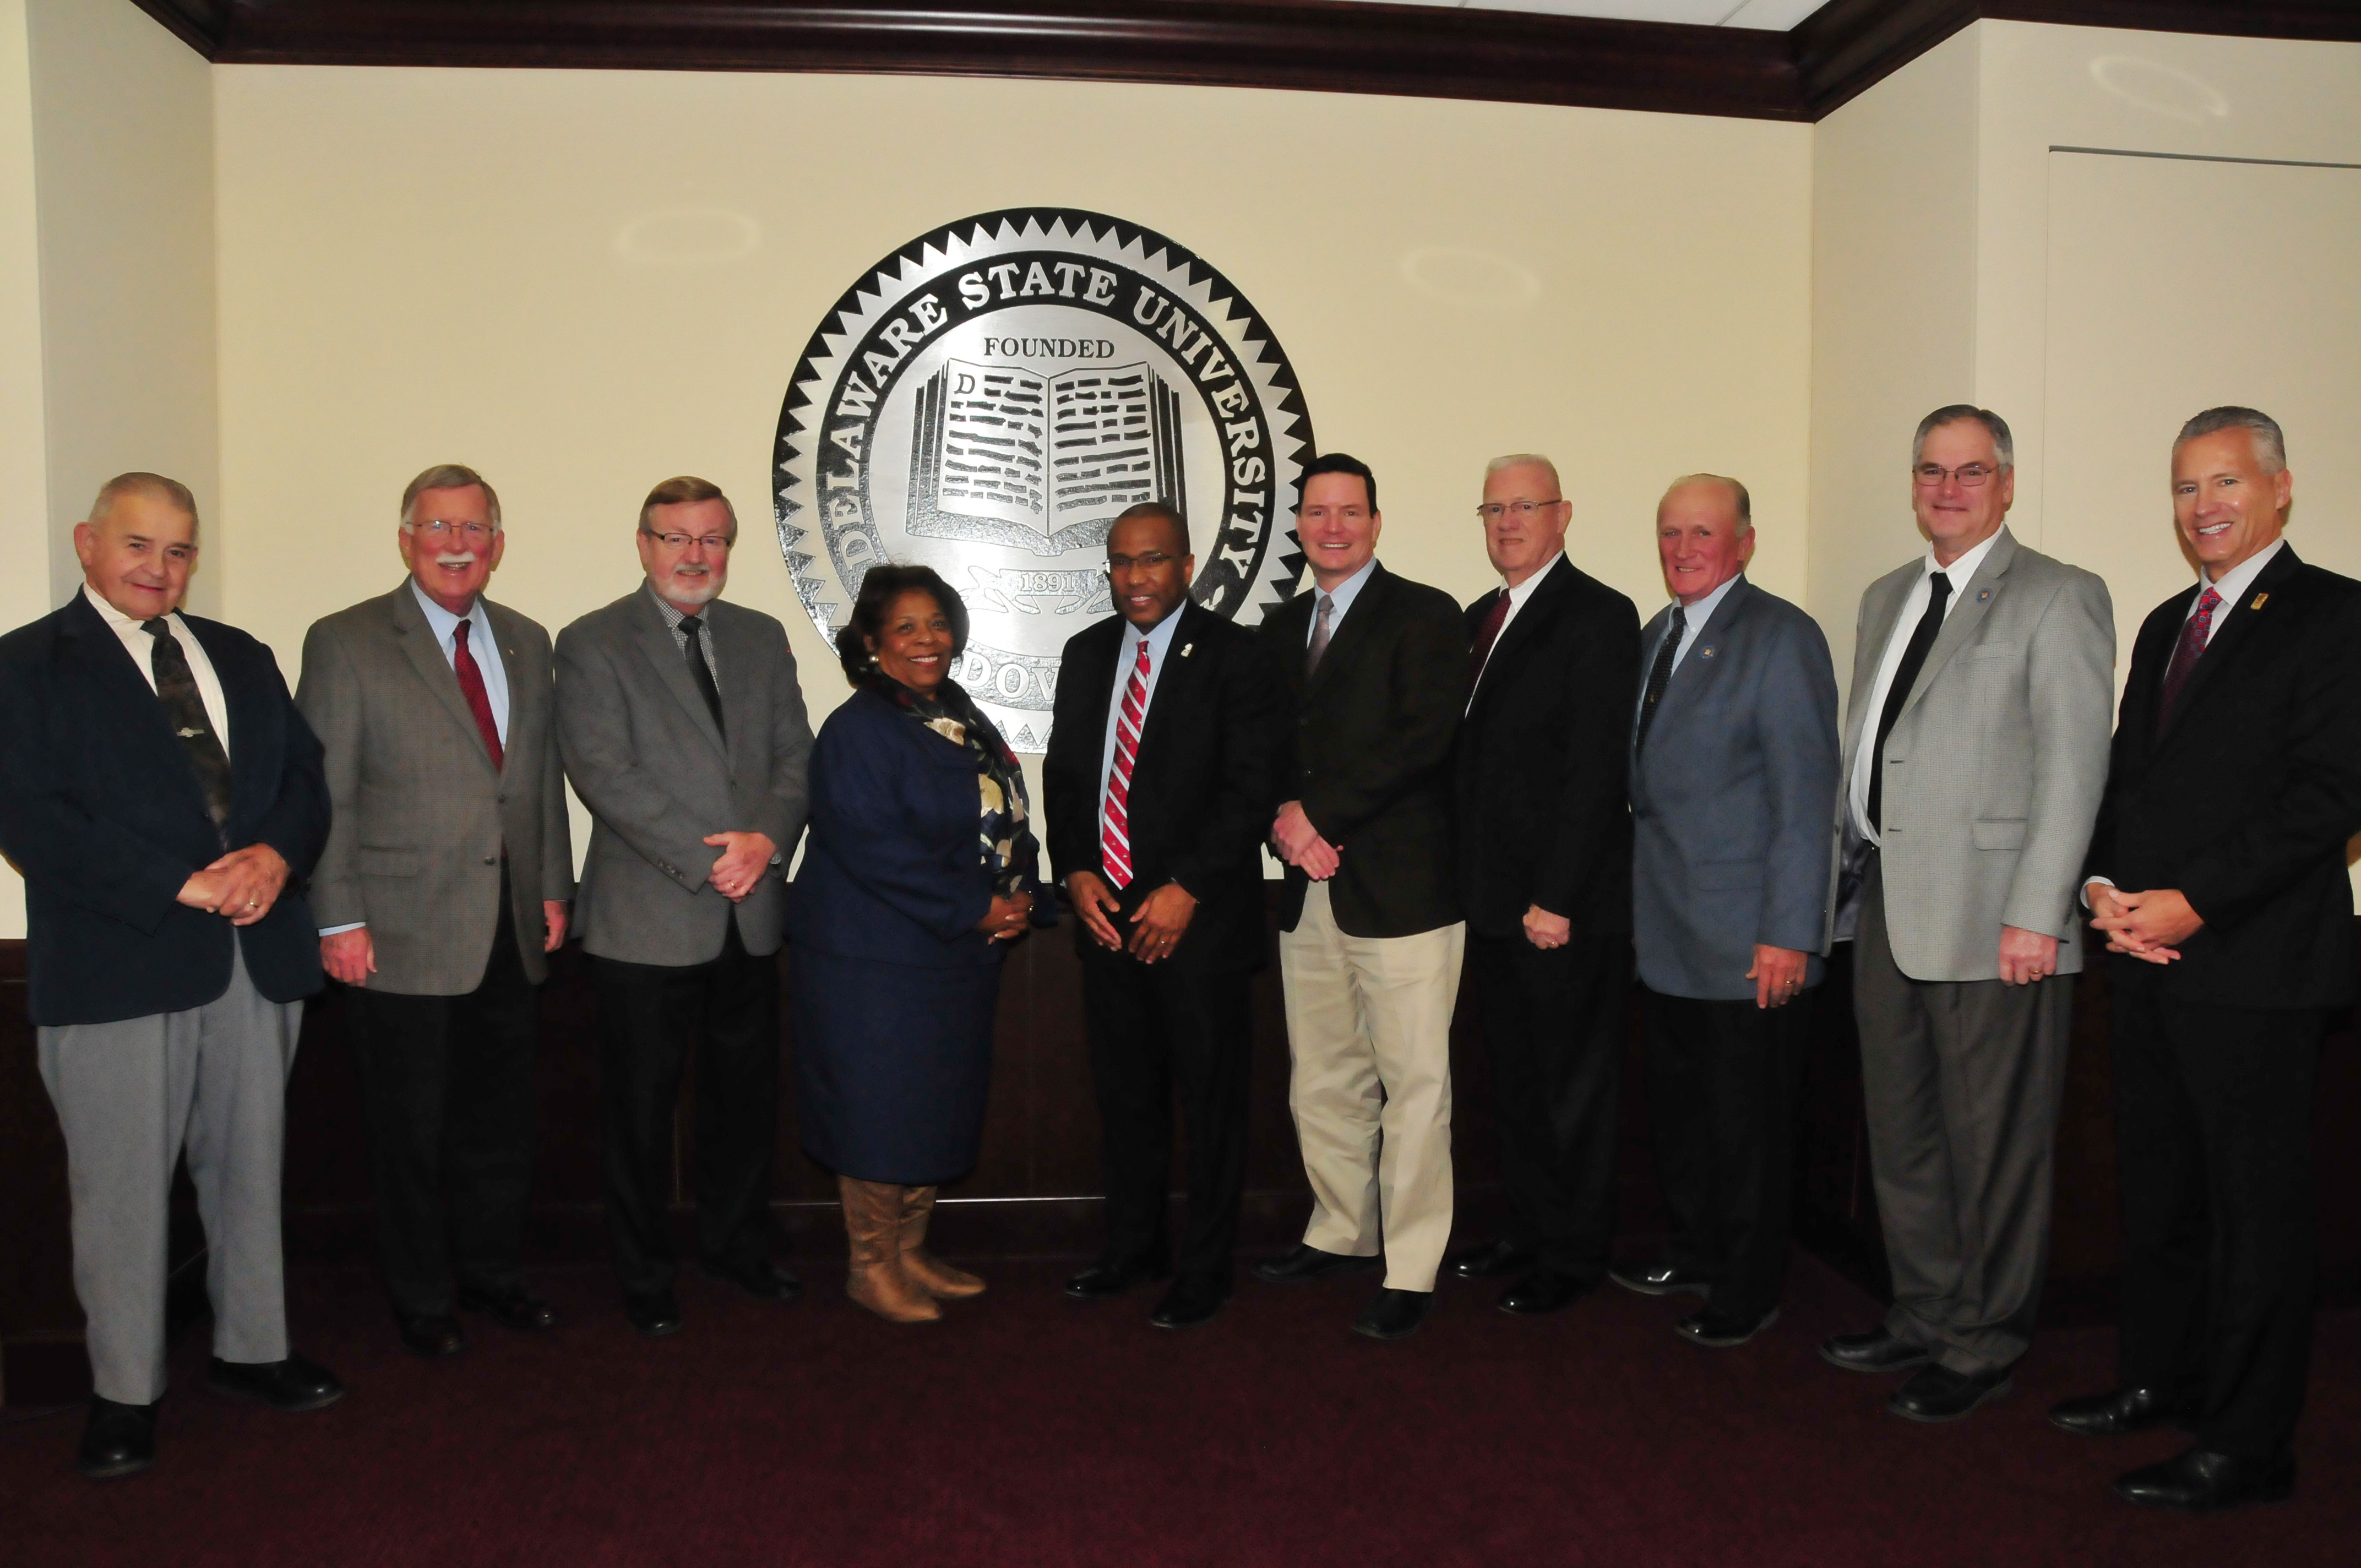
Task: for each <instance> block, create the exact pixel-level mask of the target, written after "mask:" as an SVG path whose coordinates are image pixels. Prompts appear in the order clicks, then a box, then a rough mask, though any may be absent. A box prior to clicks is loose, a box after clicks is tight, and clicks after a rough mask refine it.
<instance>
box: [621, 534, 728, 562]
mask: <svg viewBox="0 0 2361 1568" xmlns="http://www.w3.org/2000/svg"><path fill="white" fill-rule="evenodd" d="M640 532H642V533H644V534H646V535H647V536H648V537H649V538H650V539H653V540H654V541H655V542H656V543H659V544H662V545H663V546H664V548H665V549H667V550H686V549H687V548H688V547H689V546H690V545H692V544H702V545H704V546H705V548H706V549H707V550H708V551H709V552H711V553H712V554H716V555H718V554H720V553H721V552H722V551H724V550H727V549H729V548H730V536H729V535H728V534H726V533H658V532H655V530H653V529H652V528H643V529H642V530H640Z"/></svg>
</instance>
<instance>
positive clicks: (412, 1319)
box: [393, 1312, 467, 1361]
mask: <svg viewBox="0 0 2361 1568" xmlns="http://www.w3.org/2000/svg"><path fill="white" fill-rule="evenodd" d="M393 1321H394V1326H395V1327H396V1328H398V1329H400V1330H401V1343H403V1344H405V1345H407V1346H409V1347H410V1352H411V1354H413V1355H423V1356H424V1357H425V1358H426V1359H427V1360H429V1361H440V1360H442V1359H443V1358H444V1357H445V1356H446V1355H456V1354H459V1353H460V1352H461V1351H463V1350H465V1349H467V1335H466V1334H463V1333H461V1332H459V1321H458V1320H457V1319H456V1318H454V1317H452V1316H450V1315H449V1314H448V1313H445V1312H424V1313H411V1312H396V1313H395V1314H394V1315H393Z"/></svg>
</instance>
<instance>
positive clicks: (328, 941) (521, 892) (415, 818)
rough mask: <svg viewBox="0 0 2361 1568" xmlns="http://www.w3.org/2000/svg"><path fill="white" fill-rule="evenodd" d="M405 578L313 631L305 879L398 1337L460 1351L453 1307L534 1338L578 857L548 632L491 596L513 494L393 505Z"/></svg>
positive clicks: (548, 1321)
mask: <svg viewBox="0 0 2361 1568" xmlns="http://www.w3.org/2000/svg"><path fill="white" fill-rule="evenodd" d="M400 515H401V524H400V527H399V530H398V531H397V532H396V534H395V536H394V538H395V543H396V545H397V547H398V548H399V549H400V550H401V560H402V565H405V566H407V567H408V568H409V571H410V575H409V576H407V577H405V578H404V579H403V580H402V583H401V587H397V588H395V589H394V590H393V591H392V592H391V593H390V594H384V595H380V596H379V597H378V598H372V599H367V600H364V601H363V602H361V603H359V604H357V605H355V606H353V607H352V608H351V609H345V610H340V611H338V612H337V613H335V615H331V616H328V617H326V618H324V619H323V620H319V621H317V622H315V623H314V624H313V627H312V630H311V633H310V634H309V635H308V636H306V637H305V638H304V640H303V679H302V685H300V686H299V687H298V688H297V690H296V695H295V700H296V703H297V705H298V706H299V707H302V710H303V716H304V717H305V718H308V719H310V720H311V723H312V728H313V730H314V731H316V732H317V733H318V735H319V737H320V743H321V745H322V747H323V748H324V750H325V751H326V755H327V774H328V794H329V797H330V798H331V799H332V800H333V801H334V802H335V823H334V826H333V828H331V830H330V832H329V834H328V848H327V850H326V852H325V853H324V854H323V855H322V856H321V857H320V869H319V872H317V874H316V875H315V876H314V878H313V888H312V912H313V915H315V916H318V917H319V920H320V961H321V963H322V964H323V965H324V967H325V968H326V970H327V971H328V973H329V975H330V976H331V977H333V978H334V979H335V980H338V981H342V982H343V983H345V984H346V985H347V986H349V987H351V988H352V989H351V990H350V991H349V992H347V993H346V998H345V1004H346V1008H347V1009H348V1011H349V1013H350V1015H351V1018H352V1024H353V1059H354V1061H355V1063H356V1064H357V1067H358V1068H359V1071H360V1082H361V1098H362V1102H363V1108H364V1110H365V1112H366V1113H367V1117H368V1146H369V1181H370V1186H371V1187H372V1188H373V1189H374V1190H375V1195H376V1199H377V1221H378V1255H379V1261H380V1263H381V1264H382V1266H383V1267H384V1270H385V1282H386V1289H387V1293H388V1294H389V1295H390V1296H391V1298H392V1299H393V1314H394V1322H395V1326H396V1328H397V1329H398V1331H399V1332H400V1333H401V1341H402V1343H404V1344H405V1345H407V1346H409V1348H410V1349H411V1350H412V1352H414V1353H415V1354H419V1355H423V1356H428V1357H440V1356H446V1355H456V1354H458V1353H459V1352H460V1350H462V1349H463V1348H465V1346H466V1343H467V1342H466V1339H465V1338H464V1336H463V1335H462V1334H461V1332H460V1331H459V1324H458V1321H457V1320H456V1318H455V1317H454V1316H453V1313H454V1311H455V1310H456V1309H458V1308H462V1307H464V1308H466V1309H467V1310H470V1311H478V1312H485V1313H488V1314H489V1315H490V1316H491V1317H492V1318H493V1319H495V1320H496V1321H500V1322H501V1323H505V1324H506V1325H507V1326H508V1327H510V1328H511V1329H515V1330H518V1331H520V1332H536V1331H540V1330H544V1329H547V1328H549V1327H551V1326H552V1325H553V1324H555V1322H556V1321H557V1319H556V1314H555V1312H553V1311H552V1310H551V1309H550V1307H549V1305H548V1303H546V1302H544V1301H543V1300H542V1299H540V1298H539V1297H536V1296H534V1295H533V1293H532V1292H531V1291H530V1290H528V1289H527V1288H525V1279H524V1257H523V1252H524V1221H525V1202H526V1199H527V1197H528V1196H529V1195H530V1193H531V1190H532V1186H533V1058H534V1047H535V1045H536V1043H537V1038H538V1036H539V1032H540V1024H541V982H542V981H543V980H544V978H545V977H546V976H547V974H548V960H547V958H546V955H547V954H550V953H554V952H555V951H556V950H557V949H558V947H559V946H560V945H561V944H562V943H563V942H564V941H565V940H566V901H567V900H568V899H570V898H572V897H573V896H574V848H573V839H572V836H571V833H570V831H569V829H568V828H567V826H566V782H565V775H564V774H563V773H561V772H560V771H559V768H558V761H557V740H556V729H555V721H554V716H553V712H552V708H553V706H554V705H553V698H552V695H551V687H550V648H549V633H548V632H546V631H544V630H542V629H541V627H540V626H538V625H536V624H535V623H534V622H533V621H531V620H526V619H525V618H524V617H523V616H522V615H519V614H518V613H517V612H516V611H514V610H512V609H507V608H506V607H504V606H501V605H496V604H494V603H492V602H491V601H490V600H489V599H488V598H485V597H484V589H485V587H487V586H488V585H489V582H490V580H491V575H492V573H493V572H494V571H495V570H496V569H498V567H499V565H500V556H501V555H502V554H503V553H504V552H505V551H506V550H507V548H508V532H507V531H506V530H505V529H504V528H503V527H502V526H501V522H500V498H499V496H498V495H496V494H495V493H494V492H493V490H492V488H491V486H490V485H489V484H487V483H486V482H485V481H484V478H483V476H481V475H480V474H478V473H477V472H476V471H475V470H474V469H472V468H467V467H463V466H459V465H458V464H456V463H452V464H442V465H439V466H435V467H432V468H429V469H427V470H426V471H425V472H423V473H422V474H420V475H419V476H418V477H416V478H414V479H412V480H411V482H410V484H409V485H408V486H407V487H406V488H404V489H403V491H402V493H401V514H400Z"/></svg>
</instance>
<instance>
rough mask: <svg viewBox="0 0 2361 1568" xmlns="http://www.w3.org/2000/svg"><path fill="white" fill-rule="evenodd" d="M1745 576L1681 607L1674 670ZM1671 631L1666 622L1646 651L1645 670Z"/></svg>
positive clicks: (1740, 576) (1652, 665)
mask: <svg viewBox="0 0 2361 1568" xmlns="http://www.w3.org/2000/svg"><path fill="white" fill-rule="evenodd" d="M1745 576H1746V574H1745V573H1743V572H1741V573H1739V574H1738V576H1735V577H1732V578H1730V580H1729V581H1728V582H1726V583H1724V584H1722V585H1721V587H1718V588H1716V589H1714V590H1713V592H1711V593H1709V594H1708V595H1706V596H1705V598H1701V599H1699V600H1697V603H1695V604H1692V605H1684V606H1682V607H1681V620H1682V623H1683V624H1682V630H1681V645H1680V646H1679V647H1677V648H1675V649H1674V650H1673V668H1674V669H1675V670H1677V669H1679V668H1680V667H1681V661H1682V660H1684V659H1686V658H1687V657H1688V656H1689V650H1690V649H1692V648H1694V647H1696V646H1697V639H1698V638H1699V637H1701V636H1703V635H1704V634H1705V623H1706V622H1707V621H1708V620H1712V619H1713V612H1714V611H1715V610H1717V609H1720V608H1721V601H1722V600H1724V599H1726V598H1729V597H1730V589H1732V588H1734V587H1737V586H1738V585H1739V582H1740V581H1741V579H1742V578H1744V577H1745ZM1672 630H1673V628H1672V624H1671V622H1669V621H1667V622H1666V623H1665V625H1664V636H1662V637H1658V638H1657V639H1656V645H1655V646H1654V647H1653V648H1651V649H1649V650H1648V662H1647V664H1646V665H1645V667H1646V668H1648V669H1653V668H1655V665H1656V655H1657V654H1659V653H1661V652H1664V637H1669V636H1671V635H1672ZM1643 700H1644V699H1643Z"/></svg>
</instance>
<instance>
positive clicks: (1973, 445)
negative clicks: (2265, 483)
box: [1820, 404, 2115, 1421]
mask: <svg viewBox="0 0 2361 1568" xmlns="http://www.w3.org/2000/svg"><path fill="white" fill-rule="evenodd" d="M1910 461H1911V479H1910V483H1911V500H1912V506H1913V508H1914V510H1916V513H1917V518H1918V526H1919V528H1920V530H1921V531H1922V532H1924V533H1925V534H1926V536H1927V541H1928V543H1929V549H1928V551H1927V554H1926V555H1924V556H1922V557H1921V558H1920V559H1918V560H1916V561H1913V562H1912V563H1910V565H1906V566H1904V567H1903V568H1901V569H1900V570H1899V571H1895V572H1892V573H1889V574H1887V575H1886V576H1883V577H1881V578H1879V579H1878V580H1877V581H1876V582H1874V583H1872V584H1871V585H1870V587H1869V591H1868V592H1867V593H1865V594H1863V595H1862V596H1861V617H1860V620H1859V622H1858V624H1857V627H1856V636H1857V641H1856V642H1855V644H1854V652H1853V674H1852V697H1851V703H1850V708H1849V710H1848V713H1847V717H1846V721H1845V779H1846V790H1845V798H1844V800H1843V802H1842V803H1841V804H1840V805H1839V808H1838V812H1837V818H1838V825H1839V828H1840V830H1841V831H1842V832H1843V834H1844V836H1845V850H1846V853H1845V857H1844V860H1845V866H1846V871H1847V877H1846V884H1847V894H1846V897H1845V898H1844V900H1843V908H1842V910H1841V911H1840V913H1839V922H1838V927H1839V937H1842V936H1844V935H1845V934H1846V933H1847V927H1848V925H1849V923H1857V935H1856V938H1855V947H1854V951H1853V1006H1854V1012H1855V1014H1856V1016H1857V1018H1858V1020H1859V1022H1860V1025H1861V1088H1862V1092H1863V1095H1864V1097H1865V1098H1866V1100H1867V1102H1868V1112H1869V1138H1870V1161H1871V1165H1872V1173H1873V1175H1874V1177H1875V1181H1876V1190H1877V1208H1878V1217H1879V1220H1880V1223H1882V1224H1883V1228H1884V1232H1885V1250H1886V1259H1887V1263H1888V1265H1889V1266H1891V1267H1892V1269H1893V1273H1894V1307H1893V1309H1892V1310H1891V1311H1889V1312H1888V1313H1887V1314H1886V1319H1885V1321H1884V1323H1883V1324H1882V1325H1881V1326H1880V1327H1878V1328H1876V1329H1873V1330H1871V1331H1869V1332H1865V1333H1856V1334H1839V1335H1837V1336H1836V1337H1834V1338H1832V1339H1830V1340H1828V1341H1827V1342H1826V1343H1824V1344H1822V1345H1821V1347H1820V1354H1822V1355H1824V1356H1826V1357H1827V1358H1828V1360H1829V1361H1831V1362H1833V1363H1834V1364H1836V1365H1839V1366H1842V1367H1845V1368H1847V1369H1848V1370H1850V1371H1856V1372H1872V1373H1878V1372H1893V1371H1899V1370H1902V1369H1904V1368H1910V1367H1915V1368H1917V1370H1916V1372H1915V1373H1913V1375H1912V1376H1911V1377H1910V1378H1909V1379H1908V1380H1907V1381H1906V1382H1905V1383H1904V1384H1903V1385H1902V1387H1900V1388H1899V1389H1897V1390H1896V1391H1895V1392H1894V1397H1893V1398H1892V1399H1891V1400H1890V1401H1889V1402H1888V1404H1887V1406H1886V1408H1887V1409H1890V1410H1892V1411H1893V1412H1894V1414H1896V1415H1899V1416H1905V1417H1907V1418H1909V1419H1910V1420H1921V1421H1941V1420H1957V1419H1959V1418H1960V1417H1962V1416H1965V1415H1967V1414H1968V1413H1969V1412H1971V1411H1972V1410H1973V1409H1976V1407H1977V1406H1979V1405H1981V1404H1982V1403H1984V1402H1985V1401H1986V1400H1989V1399H1993V1398H1999V1397H2000V1396H2001V1395H2003V1394H2004V1393H2006V1392H2007V1391H2008V1387H2009V1382H2008V1376H2009V1368H2010V1367H2011V1366H2012V1365H2015V1362H2016V1360H2017V1358H2018V1357H2019V1356H2021V1355H2023V1354H2025V1350H2026V1344H2027V1343H2029V1341H2030V1339H2031V1335H2032V1331H2033V1320H2034V1312H2035V1309H2036V1306H2037V1302H2038V1299H2039V1297H2040V1291H2041V1277H2042V1272H2043V1269H2044V1267H2045V1266H2046V1263H2047V1252H2048V1239H2049V1212H2050V1172H2051V1165H2052V1148H2051V1145H2052V1137H2053V1134H2054V1132H2055V1129H2056V1126H2057V1122H2058V1103H2059V1096H2060V1094H2061V1092H2062V1091H2063V1086H2064V1077H2065V1065H2066V1039H2067V1030H2068V1025H2069V1021H2070V1015H2071V1014H2072V1010H2073V983H2074V982H2073V981H2072V979H2071V977H2072V976H2073V975H2074V974H2075V973H2076V972H2078V971H2079V970H2081V967H2082V943H2081V922H2080V920H2079V919H2078V917H2077V916H2079V913H2080V910H2079V907H2078V905H2077V904H2076V898H2075V895H2076V893H2077V891H2078V889H2079V885H2080V883H2081V870H2082V856H2083V852H2084V850H2087V849H2088V848H2089V846H2090V841H2091V830H2092V824H2093V822H2094V821H2095V820H2096V818H2097V816H2098V809H2099V799H2100V796H2101V795H2102V793H2103V790H2104V788H2105V785H2106V776H2107V742H2108V735H2109V731H2110V729H2111V728H2112V719H2113V715H2112V713H2111V711H2110V710H2111V708H2112V707H2113V698H2114V654H2115V631H2114V609H2113V607H2112V606H2111V605H2110V604H2109V602H2108V599H2107V586H2106V584H2104V583H2103V582H2101V581H2100V580H2099V579H2098V578H2097V577H2095V576H2092V575H2091V574H2090V573H2088V572H2085V571H2081V570H2079V569H2077V568H2075V567H2072V566H2069V565H2064V564H2063V563H2061V562H2058V561H2053V560H2051V559H2050V558H2049V557H2048V556H2047V555H2042V554H2037V553H2036V552H2034V551H2031V550H2027V549H2026V548H2025V547H2024V546H2022V545H2020V544H2019V543H2017V542H2016V540H2015V538H2014V537H2013V536H2012V535H2011V534H2010V533H2009V532H2008V530H2007V528H2006V527H2004V525H2003V522H2002V519H2003V518H2004V517H2005V516H2006V515H2007V512H2008V508H2009V503H2010V502H2011V501H2012V500H2013V499H2015V466H2014V454H2013V449H2012V445H2011V443H2010V440H2009V433H2008V426H2007V425H2006V424H2005V423H2004V422H2003V421H2002V420H2001V418H2000V416H1999V415H1998V414H1995V413H1993V412H1991V411H1989V410H1984V409H1978V408H1972V407H1970V406H1968V405H1966V404H1956V405H1953V406H1951V407H1949V408H1941V409H1938V410H1936V411H1934V412H1933V413H1930V414H1928V415H1927V417H1926V418H1925V419H1924V420H1922V421H1920V422H1919V424H1918V433H1917V436H1916V441H1915V442H1914V444H1913V445H1912V449H1911V459H1910Z"/></svg>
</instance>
